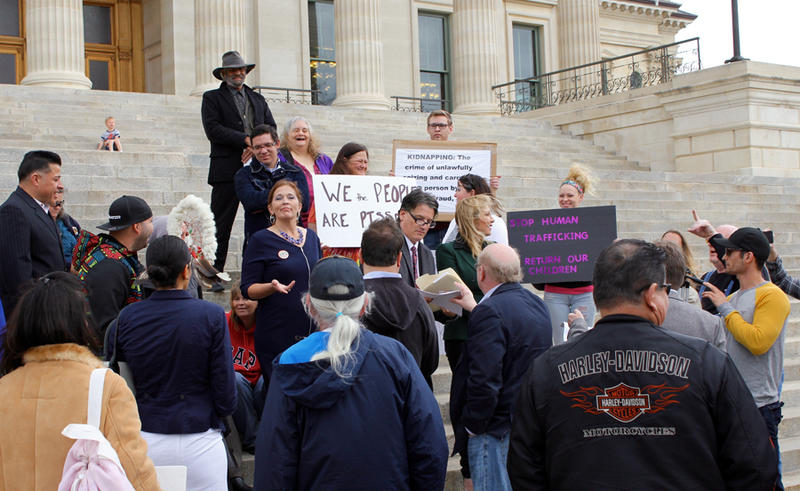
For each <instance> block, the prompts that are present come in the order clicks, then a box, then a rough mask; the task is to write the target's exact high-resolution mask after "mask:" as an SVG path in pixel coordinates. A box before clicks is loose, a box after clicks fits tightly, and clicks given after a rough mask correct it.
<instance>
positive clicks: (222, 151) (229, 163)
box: [201, 51, 277, 291]
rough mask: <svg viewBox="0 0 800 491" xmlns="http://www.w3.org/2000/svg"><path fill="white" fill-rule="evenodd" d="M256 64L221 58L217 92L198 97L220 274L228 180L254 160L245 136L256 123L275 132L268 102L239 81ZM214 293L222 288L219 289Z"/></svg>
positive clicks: (230, 190)
mask: <svg viewBox="0 0 800 491" xmlns="http://www.w3.org/2000/svg"><path fill="white" fill-rule="evenodd" d="M254 67H255V64H252V63H250V64H248V63H245V61H244V58H242V56H241V55H240V54H239V52H238V51H228V52H227V53H225V54H224V55H222V66H221V67H217V68H215V69H214V77H216V78H218V79H219V80H222V81H223V82H222V84H220V86H219V88H218V89H214V90H209V91H207V92H206V93H204V94H203V106H202V109H201V114H202V117H203V128H204V129H205V131H206V136H207V137H208V140H209V141H210V142H211V155H210V157H211V165H210V166H209V169H208V184H210V185H211V211H212V212H213V213H214V223H215V225H216V227H217V259H216V261H215V262H214V267H215V268H217V270H218V271H220V272H222V271H223V270H224V269H225V257H226V256H227V255H228V240H229V239H230V236H231V228H233V221H234V219H235V218H236V210H237V209H238V208H239V200H238V199H237V198H236V190H235V188H234V184H233V176H234V175H235V174H236V171H238V170H239V169H241V168H242V162H247V161H248V160H250V158H251V157H252V156H253V152H252V150H251V148H250V137H249V136H248V135H250V133H251V132H252V131H253V128H255V127H256V126H258V125H260V124H267V125H269V126H272V127H274V128H277V125H276V124H275V119H273V117H272V113H271V112H270V110H269V106H268V105H267V101H266V100H264V97H262V96H261V94H257V93H255V92H253V90H252V89H251V88H250V87H248V86H247V85H245V83H244V80H245V77H246V76H247V74H248V73H250V70H252V69H253V68H254ZM218 290H219V291H221V290H222V287H221V285H219V287H218Z"/></svg>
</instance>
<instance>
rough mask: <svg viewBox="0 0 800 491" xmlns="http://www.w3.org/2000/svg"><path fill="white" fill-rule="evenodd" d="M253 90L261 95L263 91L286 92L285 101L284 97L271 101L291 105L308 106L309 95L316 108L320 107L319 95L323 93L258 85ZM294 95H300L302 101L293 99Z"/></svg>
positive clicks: (313, 90)
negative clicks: (307, 97)
mask: <svg viewBox="0 0 800 491" xmlns="http://www.w3.org/2000/svg"><path fill="white" fill-rule="evenodd" d="M253 90H255V91H257V92H258V93H259V94H261V91H262V90H272V91H277V92H286V98H285V100H284V98H283V97H281V98H280V99H277V98H272V99H271V100H274V101H281V102H287V103H290V104H291V103H299V104H307V102H305V100H306V97H305V95H306V94H309V95H311V105H314V106H316V105H319V94H320V92H321V91H320V90H316V89H295V88H291V87H268V86H265V85H256V86H255V87H253ZM293 94H295V95H300V96H301V98H300V99H292V95H293ZM262 95H263V94H262Z"/></svg>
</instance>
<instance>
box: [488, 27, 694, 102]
mask: <svg viewBox="0 0 800 491" xmlns="http://www.w3.org/2000/svg"><path fill="white" fill-rule="evenodd" d="M692 43H694V45H693V46H692ZM683 46H688V47H689V48H688V50H683V49H681V47H683ZM621 60H623V62H622V63H620V61H621ZM700 68H701V62H700V38H699V37H693V38H690V39H686V40H684V41H677V42H674V43H668V44H663V45H661V46H656V47H653V48H648V49H643V50H639V51H634V52H632V53H628V54H625V55H621V56H615V57H613V58H606V59H603V60H600V61H595V62H591V63H584V64H583V65H578V66H574V67H570V68H563V69H561V70H554V71H552V72H547V73H543V74H541V75H536V76H533V77H529V78H524V79H515V80H513V81H511V82H506V83H503V84H499V85H494V86H492V90H493V91H494V92H495V95H496V96H497V99H498V102H499V105H500V112H501V113H502V114H504V115H508V114H511V113H517V112H525V111H531V110H534V109H538V108H540V107H545V106H554V105H558V104H563V103H566V102H573V101H579V100H585V99H589V98H592V97H598V96H602V95H607V94H614V93H620V92H625V91H628V90H632V89H637V88H640V87H647V86H652V85H658V84H662V83H666V82H668V81H669V80H670V79H671V78H672V76H674V75H676V74H680V73H687V72H690V71H695V70H699V69H700Z"/></svg>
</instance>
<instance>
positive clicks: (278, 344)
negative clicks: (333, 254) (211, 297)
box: [241, 180, 322, 380]
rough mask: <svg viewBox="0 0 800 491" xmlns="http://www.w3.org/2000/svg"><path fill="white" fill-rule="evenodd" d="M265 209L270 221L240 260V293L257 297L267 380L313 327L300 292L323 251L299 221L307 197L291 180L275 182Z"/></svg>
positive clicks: (258, 345)
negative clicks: (275, 365) (279, 357)
mask: <svg viewBox="0 0 800 491" xmlns="http://www.w3.org/2000/svg"><path fill="white" fill-rule="evenodd" d="M267 202H268V205H267V211H268V212H269V214H270V221H271V222H272V225H271V226H269V227H268V228H266V229H264V230H261V231H258V232H256V233H254V234H253V235H252V236H251V238H250V242H248V244H247V251H246V252H245V255H244V262H243V264H242V286H241V289H242V295H243V296H244V297H246V298H249V299H251V300H258V308H257V309H256V331H255V349H256V357H257V358H258V359H259V360H260V361H261V370H262V372H263V373H264V380H269V377H270V374H271V372H272V360H273V359H274V358H275V357H276V356H277V355H278V354H280V353H281V352H283V351H284V350H285V349H286V348H288V347H289V346H291V345H293V344H294V343H296V342H298V341H299V340H301V339H303V338H305V337H306V336H308V335H309V334H310V333H311V332H313V330H314V325H313V323H312V321H311V319H310V318H309V317H308V315H307V314H306V312H305V310H304V308H303V304H302V301H301V296H302V294H303V293H304V292H307V291H308V279H309V276H310V275H311V269H312V268H313V267H314V265H315V264H316V263H317V261H319V258H320V257H321V254H322V251H321V249H320V243H319V238H318V237H317V234H315V233H314V231H313V230H309V229H304V228H302V227H300V226H298V225H297V217H298V215H299V214H300V210H301V208H302V203H303V197H302V196H301V194H300V191H299V190H298V189H297V186H296V185H295V184H294V183H293V182H292V181H288V180H281V181H278V182H276V183H275V185H274V186H273V187H272V190H271V191H270V193H269V198H268V201H267Z"/></svg>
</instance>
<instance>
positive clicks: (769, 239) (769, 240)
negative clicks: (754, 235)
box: [762, 230, 775, 244]
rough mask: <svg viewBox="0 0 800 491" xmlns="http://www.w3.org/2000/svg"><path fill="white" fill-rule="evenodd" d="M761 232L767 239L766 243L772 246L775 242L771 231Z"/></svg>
mask: <svg viewBox="0 0 800 491" xmlns="http://www.w3.org/2000/svg"><path fill="white" fill-rule="evenodd" d="M762 232H763V233H764V235H765V236H766V237H767V242H769V243H770V244H772V241H773V240H775V234H773V233H772V230H762Z"/></svg>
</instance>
